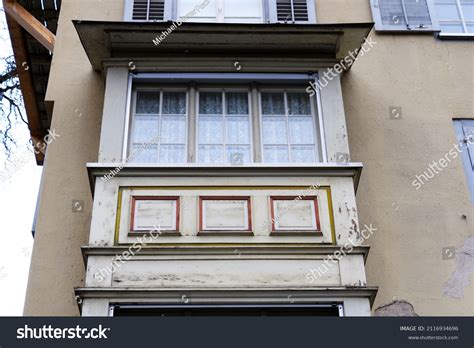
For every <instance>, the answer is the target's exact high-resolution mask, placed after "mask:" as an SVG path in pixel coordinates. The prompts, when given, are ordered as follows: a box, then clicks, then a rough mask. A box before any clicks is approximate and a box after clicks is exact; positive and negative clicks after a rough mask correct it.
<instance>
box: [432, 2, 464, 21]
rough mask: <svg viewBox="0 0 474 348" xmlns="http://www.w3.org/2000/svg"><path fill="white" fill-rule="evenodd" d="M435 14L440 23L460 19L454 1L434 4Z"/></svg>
mask: <svg viewBox="0 0 474 348" xmlns="http://www.w3.org/2000/svg"><path fill="white" fill-rule="evenodd" d="M436 13H437V15H438V19H439V20H440V21H443V20H460V19H461V17H460V16H459V11H458V7H457V5H456V1H455V0H443V1H439V2H438V3H437V4H436Z"/></svg>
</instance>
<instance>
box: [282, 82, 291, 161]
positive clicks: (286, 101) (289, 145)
mask: <svg viewBox="0 0 474 348" xmlns="http://www.w3.org/2000/svg"><path fill="white" fill-rule="evenodd" d="M283 95H284V98H283V99H284V101H285V123H286V141H287V143H288V145H287V147H288V161H289V163H293V154H292V153H291V137H290V120H289V118H288V115H289V109H288V94H287V91H286V90H285V91H283Z"/></svg>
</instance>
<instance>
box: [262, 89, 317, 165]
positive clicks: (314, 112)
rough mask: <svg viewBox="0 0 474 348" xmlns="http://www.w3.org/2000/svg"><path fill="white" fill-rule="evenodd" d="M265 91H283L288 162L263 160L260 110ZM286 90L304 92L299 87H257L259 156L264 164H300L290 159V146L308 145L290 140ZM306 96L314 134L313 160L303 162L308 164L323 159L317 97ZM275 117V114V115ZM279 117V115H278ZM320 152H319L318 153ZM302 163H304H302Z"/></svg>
mask: <svg viewBox="0 0 474 348" xmlns="http://www.w3.org/2000/svg"><path fill="white" fill-rule="evenodd" d="M265 92H283V93H284V100H285V121H286V131H287V141H288V142H287V144H286V145H287V148H288V162H281V163H278V162H277V163H269V162H265V153H264V147H265V145H264V143H263V117H264V115H263V110H262V93H265ZM288 92H290V93H291V92H298V93H306V92H305V90H304V89H301V88H291V87H290V88H278V87H274V88H263V89H258V109H259V112H258V113H259V122H260V135H259V136H260V146H261V148H260V153H261V156H262V163H264V164H285V165H291V164H301V163H299V162H293V161H292V154H291V146H292V145H294V146H298V145H299V146H305V145H309V144H292V143H291V142H290V140H291V139H290V127H289V115H288V96H287V94H288ZM308 97H309V98H310V107H311V119H312V121H313V136H314V144H311V145H313V146H314V159H315V161H314V162H305V163H307V164H310V163H322V162H323V160H324V156H323V154H322V153H323V151H324V150H323V149H322V140H321V139H322V136H323V135H322V134H321V132H320V131H319V130H318V126H317V122H319V117H317V116H318V113H319V112H318V109H317V99H316V96H313V97H310V96H309V95H308ZM266 117H272V116H271V115H270V116H266ZM275 117H277V116H275ZM280 117H281V116H280ZM321 126H322V125H319V127H321ZM267 145H275V146H277V145H281V146H284V145H283V144H267ZM320 152H321V153H320ZM303 164H304V163H303Z"/></svg>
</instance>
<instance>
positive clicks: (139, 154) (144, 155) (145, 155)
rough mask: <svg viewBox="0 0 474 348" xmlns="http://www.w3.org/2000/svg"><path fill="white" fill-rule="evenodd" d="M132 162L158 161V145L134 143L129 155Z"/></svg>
mask: <svg viewBox="0 0 474 348" xmlns="http://www.w3.org/2000/svg"><path fill="white" fill-rule="evenodd" d="M129 162H131V163H156V162H158V145H148V144H147V145H137V144H133V145H132V151H131V153H130V156H129Z"/></svg>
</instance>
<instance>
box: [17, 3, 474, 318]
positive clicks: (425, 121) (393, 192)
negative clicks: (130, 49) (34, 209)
mask: <svg viewBox="0 0 474 348" xmlns="http://www.w3.org/2000/svg"><path fill="white" fill-rule="evenodd" d="M122 13H123V8H122V1H118V0H107V1H106V0H101V1H98V0H87V1H81V2H78V1H73V0H64V1H63V2H62V9H61V17H60V21H59V29H58V34H57V43H56V47H55V54H54V58H53V65H52V72H51V77H50V84H49V88H48V93H47V100H52V101H54V102H55V105H54V113H53V123H52V129H55V130H56V133H58V134H60V135H61V137H60V138H58V139H57V140H55V141H54V142H53V143H52V144H51V145H50V146H49V147H48V153H47V160H46V165H45V168H44V175H45V177H44V187H43V195H42V197H41V207H40V214H39V219H38V225H37V229H36V231H37V234H36V237H35V245H34V252H33V259H32V265H31V271H30V277H29V283H28V291H27V298H26V303H25V314H26V315H78V314H79V311H78V309H77V305H76V304H75V301H74V295H73V287H75V286H82V285H83V280H84V264H83V260H82V255H81V252H80V247H81V246H82V245H85V244H86V243H87V240H88V235H89V227H90V219H91V208H92V200H91V194H90V189H89V185H88V178H87V172H86V169H85V163H86V162H95V161H97V155H98V144H99V134H100V125H101V113H102V104H103V94H104V86H103V85H104V84H103V80H102V77H101V76H100V75H98V74H97V73H95V72H93V71H92V69H91V66H90V63H89V61H88V60H87V57H86V55H85V53H84V50H83V48H82V46H81V44H80V42H79V40H78V37H77V34H76V31H75V29H74V27H73V25H72V23H71V19H101V20H121V19H122ZM317 17H318V21H319V22H320V23H331V22H367V21H371V20H372V18H371V14H370V8H369V1H368V0H318V1H317ZM373 35H374V37H375V41H376V42H377V45H376V46H375V47H374V49H373V50H372V51H371V52H370V53H368V54H366V55H364V57H362V58H361V59H360V60H358V61H357V62H356V64H355V66H354V67H353V68H352V70H351V71H350V72H349V73H347V74H346V75H345V76H344V77H343V79H342V84H343V85H342V88H343V97H344V104H345V112H346V118H347V127H348V131H349V141H350V149H351V155H352V160H353V161H361V162H363V163H364V165H365V169H364V172H363V175H362V182H361V186H360V188H359V191H358V197H357V202H358V208H359V217H360V222H361V225H363V224H364V223H367V224H370V223H373V224H374V226H376V227H377V228H378V229H379V233H377V234H376V235H375V236H374V237H373V238H371V239H370V240H369V242H368V244H370V245H371V246H372V249H371V254H370V255H369V259H368V264H367V270H368V283H369V284H370V285H377V286H379V287H380V291H379V294H378V297H377V299H376V304H375V306H374V309H375V308H377V307H378V306H379V305H381V304H387V303H389V302H391V301H392V300H393V299H394V298H396V299H403V300H406V301H408V302H410V303H411V304H412V305H413V306H414V308H415V311H416V312H417V313H418V314H420V315H472V314H473V312H474V309H473V308H474V297H473V295H472V294H474V284H472V283H471V284H470V285H468V286H465V287H463V291H464V298H462V299H450V298H445V297H443V291H444V290H443V289H444V287H445V282H447V281H448V279H449V278H450V277H451V275H452V274H453V272H455V271H456V262H457V261H456V259H450V260H443V259H442V248H443V247H450V246H454V247H460V246H461V245H463V243H464V242H465V241H466V240H467V237H468V236H469V235H471V236H472V234H473V231H474V226H473V222H472V221H473V218H474V214H473V206H472V204H471V202H470V201H469V197H468V191H467V185H466V178H465V176H464V173H463V169H462V163H461V161H460V159H459V158H458V159H457V160H454V161H453V162H452V163H451V164H450V165H449V167H448V168H446V169H445V170H444V171H443V172H442V173H440V174H439V175H438V176H437V177H436V178H434V179H432V180H431V181H430V182H428V183H427V184H426V185H424V186H423V188H422V189H420V190H418V191H416V190H415V189H414V188H413V186H412V185H411V182H412V181H413V180H414V176H415V175H416V174H421V173H422V172H423V171H424V170H426V167H427V165H428V164H429V163H430V162H432V161H433V160H437V159H439V158H442V157H444V155H445V154H446V153H447V152H448V151H449V150H450V149H451V148H452V146H453V143H454V142H455V134H454V128H453V124H452V118H453V117H468V118H472V117H474V108H473V95H472V91H473V90H474V86H473V85H474V81H473V69H474V67H473V64H474V63H473V62H474V49H473V45H472V43H470V42H452V41H440V40H438V39H435V38H434V37H433V36H431V35H410V36H407V35H376V34H373ZM389 106H400V107H402V119H401V120H392V119H390V118H389ZM73 200H81V201H82V200H83V201H84V203H85V207H84V212H83V213H75V212H73V210H72V202H73ZM463 214H464V215H466V216H467V219H463V218H462V217H461V215H463ZM460 256H461V257H462V255H458V257H460ZM461 276H462V274H461ZM466 277H467V278H468V279H469V277H471V279H472V275H466ZM461 278H462V277H461ZM457 279H458V278H457ZM452 285H453V286H456V282H454V283H453V284H452Z"/></svg>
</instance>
